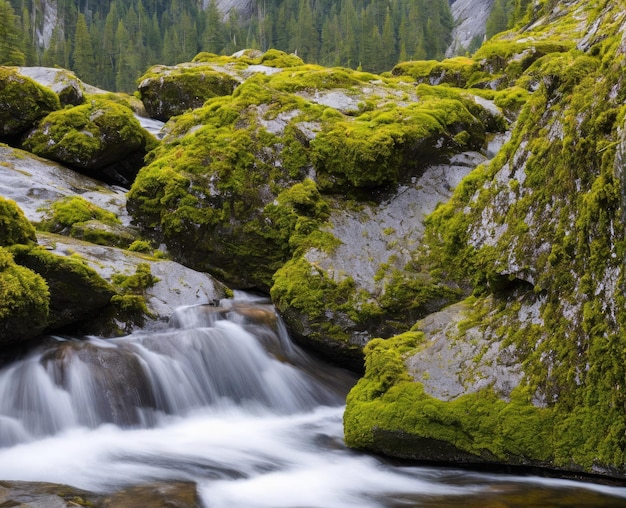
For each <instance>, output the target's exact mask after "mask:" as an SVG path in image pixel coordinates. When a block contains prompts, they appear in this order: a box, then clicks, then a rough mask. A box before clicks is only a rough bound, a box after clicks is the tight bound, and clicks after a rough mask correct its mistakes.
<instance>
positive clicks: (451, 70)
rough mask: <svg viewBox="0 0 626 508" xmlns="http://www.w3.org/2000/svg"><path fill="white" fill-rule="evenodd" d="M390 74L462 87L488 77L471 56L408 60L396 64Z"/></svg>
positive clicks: (421, 81) (424, 81) (423, 81)
mask: <svg viewBox="0 0 626 508" xmlns="http://www.w3.org/2000/svg"><path fill="white" fill-rule="evenodd" d="M391 74H392V76H399V77H401V76H410V77H411V78H412V79H414V80H415V81H418V82H420V83H431V82H435V83H437V84H447V85H451V86H456V87H460V88H464V87H466V86H471V85H472V83H474V82H477V81H480V80H482V79H485V78H486V77H488V74H487V73H485V72H481V71H479V66H478V64H477V62H476V60H474V59H473V58H466V57H461V56H459V57H455V58H449V59H446V60H443V61H441V62H440V61H437V60H427V61H410V62H401V63H399V64H397V65H396V66H395V67H394V68H393V69H392V71H391Z"/></svg>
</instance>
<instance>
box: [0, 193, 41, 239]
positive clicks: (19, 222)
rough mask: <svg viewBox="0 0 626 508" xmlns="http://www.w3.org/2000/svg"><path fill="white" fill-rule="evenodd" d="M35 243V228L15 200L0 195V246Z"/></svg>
mask: <svg viewBox="0 0 626 508" xmlns="http://www.w3.org/2000/svg"><path fill="white" fill-rule="evenodd" d="M16 243H23V244H32V243H37V236H36V234H35V228H34V227H33V225H32V224H31V223H30V222H29V221H28V219H27V218H26V217H25V216H24V212H22V210H21V209H20V208H19V206H17V203H15V201H12V200H9V199H5V198H3V197H2V196H0V246H3V247H6V246H8V245H13V244H16Z"/></svg>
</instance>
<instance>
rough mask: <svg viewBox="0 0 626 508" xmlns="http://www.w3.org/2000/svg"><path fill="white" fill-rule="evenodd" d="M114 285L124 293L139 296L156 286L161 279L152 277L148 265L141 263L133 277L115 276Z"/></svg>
mask: <svg viewBox="0 0 626 508" xmlns="http://www.w3.org/2000/svg"><path fill="white" fill-rule="evenodd" d="M112 279H113V284H115V285H116V286H117V287H118V288H119V289H120V290H121V291H122V292H123V293H132V294H138V293H142V292H143V291H144V290H146V289H148V288H150V287H152V286H154V285H155V284H156V283H157V282H159V278H158V277H155V276H154V275H152V272H151V270H150V265H149V264H148V263H139V264H138V265H137V267H136V268H135V273H134V274H133V275H123V274H114V275H113V277H112Z"/></svg>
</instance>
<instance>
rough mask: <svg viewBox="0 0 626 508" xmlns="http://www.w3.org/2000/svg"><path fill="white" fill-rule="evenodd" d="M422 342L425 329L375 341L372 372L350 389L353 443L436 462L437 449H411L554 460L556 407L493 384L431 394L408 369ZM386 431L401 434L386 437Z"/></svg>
mask: <svg viewBox="0 0 626 508" xmlns="http://www.w3.org/2000/svg"><path fill="white" fill-rule="evenodd" d="M422 341H423V335H422V334H421V333H419V332H409V333H406V334H403V335H400V336H397V337H395V338H393V339H389V340H385V341H383V340H374V341H371V342H370V343H369V344H368V346H367V347H366V349H365V353H366V372H365V376H364V377H363V378H362V379H361V380H360V381H359V382H358V383H357V385H356V386H355V387H354V388H353V389H352V391H351V392H350V394H349V396H348V400H347V407H346V411H345V414H344V428H345V440H346V444H347V445H348V446H352V447H358V448H368V449H371V450H375V451H382V452H390V451H391V450H390V449H389V448H387V446H393V452H394V454H399V455H400V456H405V457H408V458H422V459H424V458H428V459H430V460H432V459H433V457H432V455H431V456H430V457H429V456H428V453H432V449H431V450H428V453H424V452H423V450H421V449H420V448H419V447H417V448H413V447H412V443H416V442H419V440H420V439H421V440H430V441H434V442H439V443H448V444H449V445H452V447H453V448H454V449H456V450H457V452H456V453H457V454H458V452H463V453H465V454H467V456H466V457H465V458H464V459H463V461H474V462H482V461H488V462H495V461H503V460H507V461H509V462H512V463H519V464H522V463H524V464H530V463H536V464H542V463H546V462H547V461H550V460H552V459H553V458H554V456H555V449H554V446H553V444H552V443H553V436H554V424H553V412H552V411H551V410H548V409H539V408H536V407H534V406H532V404H531V403H530V400H529V397H528V394H527V393H526V392H525V391H524V390H515V391H514V392H513V394H512V398H511V401H510V402H505V401H503V400H501V399H499V398H498V397H497V396H496V395H495V394H494V393H493V391H491V389H484V390H482V391H480V392H477V393H472V394H468V395H464V396H461V397H459V398H457V399H455V400H453V401H450V402H444V401H441V400H438V399H436V398H434V397H432V396H430V395H428V394H426V393H425V392H424V387H423V385H422V384H421V383H419V382H416V381H414V380H413V379H412V378H411V377H410V376H409V375H408V373H407V372H406V369H405V367H404V358H405V357H406V355H407V354H410V353H412V352H414V351H415V347H416V346H418V347H419V344H420V343H421V342H422ZM385 434H387V435H388V436H389V435H391V436H395V437H392V438H389V437H386V438H385V439H381V436H382V435H385ZM389 439H391V440H392V443H391V445H390V444H389ZM422 442H424V441H422ZM403 445H406V448H405V449H404V452H402V451H401V450H402V447H403ZM469 457H473V459H470V458H469ZM441 458H444V457H441Z"/></svg>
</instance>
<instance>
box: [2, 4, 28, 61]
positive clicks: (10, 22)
mask: <svg viewBox="0 0 626 508" xmlns="http://www.w3.org/2000/svg"><path fill="white" fill-rule="evenodd" d="M20 32H21V27H20V24H19V19H18V17H17V16H16V15H15V12H14V11H13V7H11V4H10V3H9V2H8V1H7V0H0V65H24V64H25V63H26V56H25V54H24V49H25V48H24V44H23V41H22V37H21V33H20Z"/></svg>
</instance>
